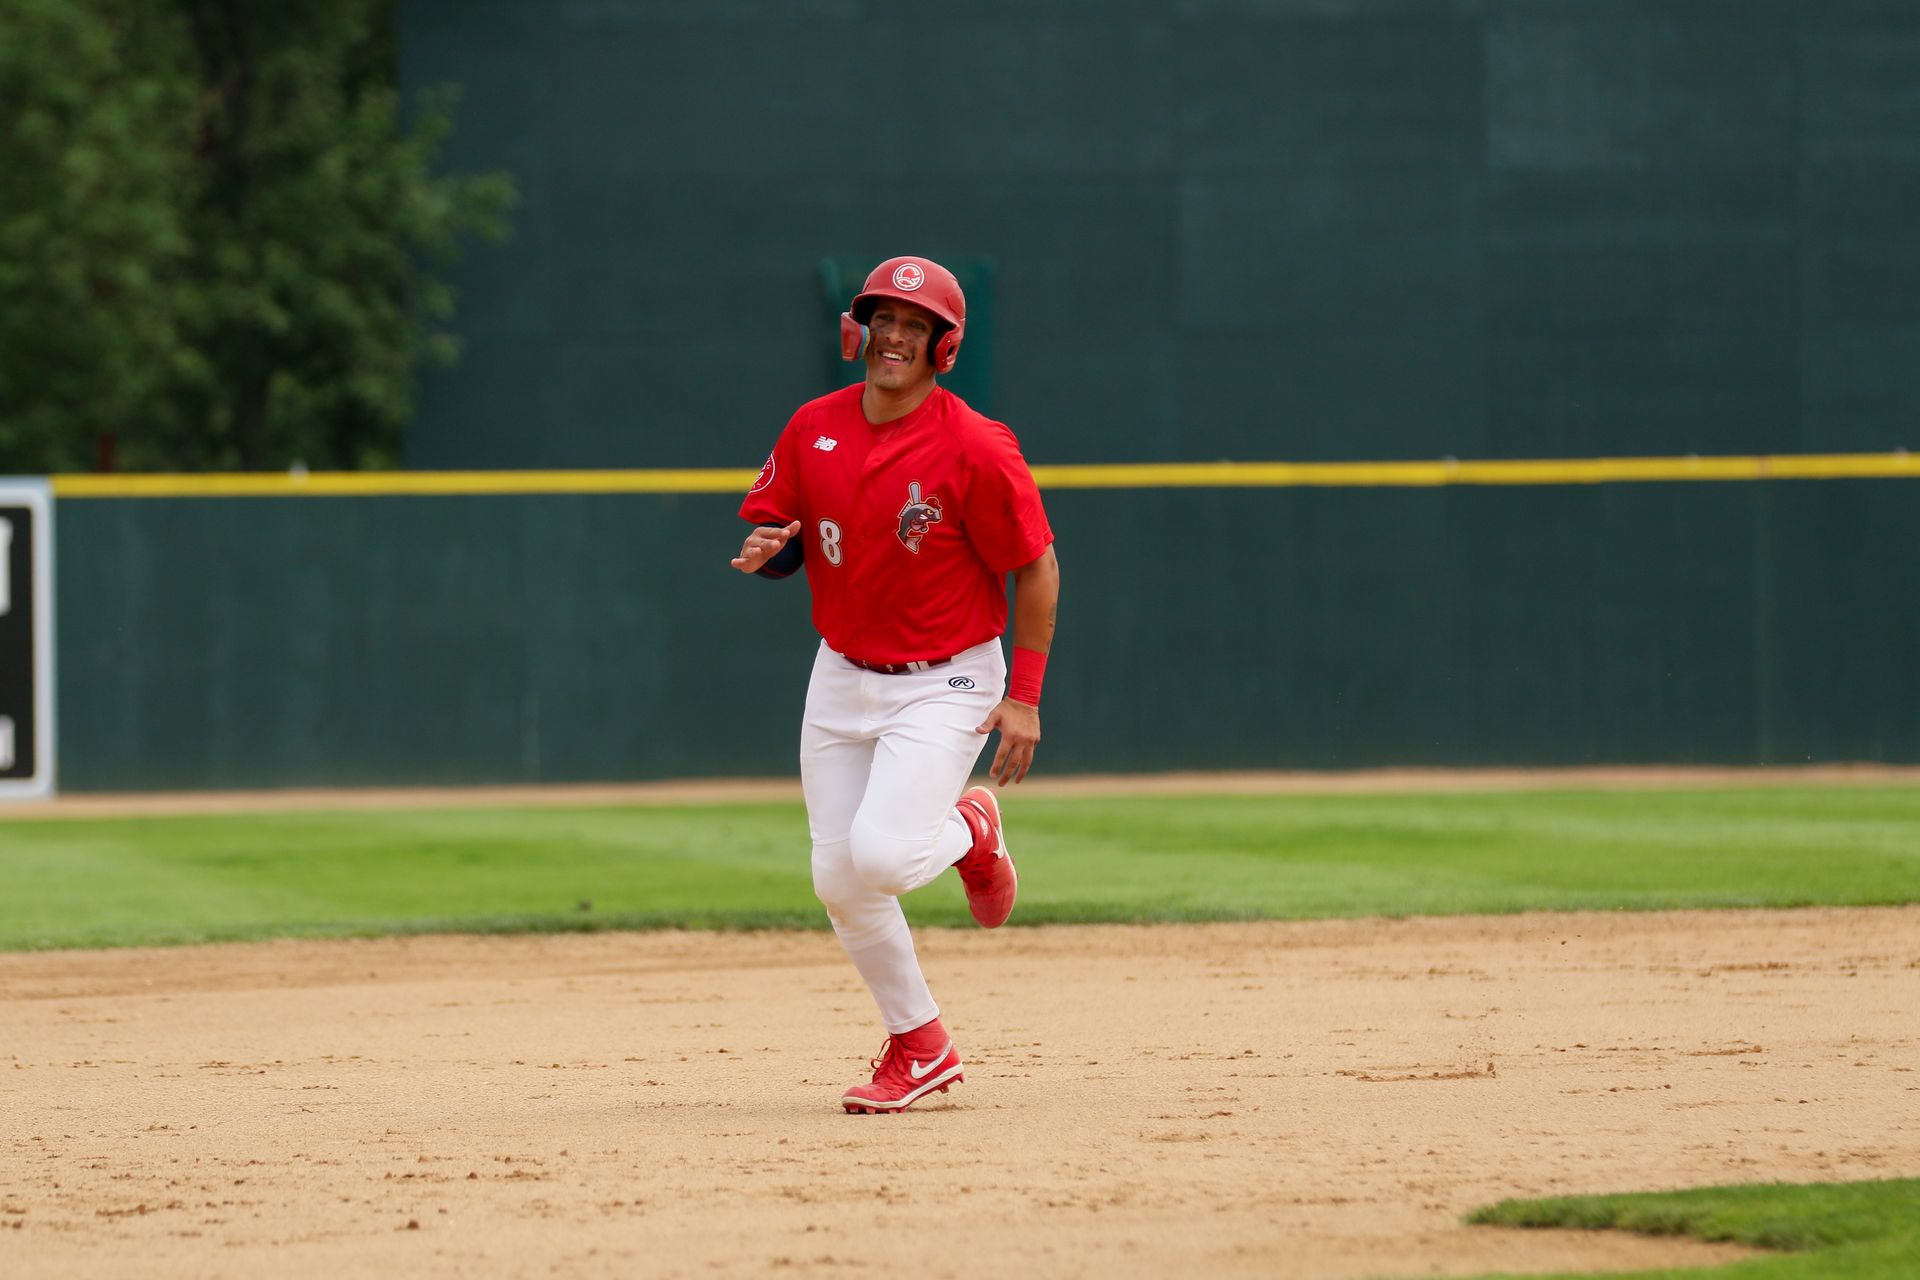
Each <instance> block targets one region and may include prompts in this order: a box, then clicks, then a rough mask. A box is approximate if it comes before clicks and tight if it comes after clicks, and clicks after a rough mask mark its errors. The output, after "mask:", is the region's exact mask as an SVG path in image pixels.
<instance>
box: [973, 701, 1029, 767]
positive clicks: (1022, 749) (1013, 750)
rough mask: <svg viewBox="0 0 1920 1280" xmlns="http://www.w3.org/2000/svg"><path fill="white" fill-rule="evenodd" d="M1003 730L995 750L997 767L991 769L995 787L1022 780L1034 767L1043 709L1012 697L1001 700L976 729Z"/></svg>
mask: <svg viewBox="0 0 1920 1280" xmlns="http://www.w3.org/2000/svg"><path fill="white" fill-rule="evenodd" d="M995 729H998V730H999V731H1000V749H999V750H998V751H995V752H994V753H993V767H992V768H990V769H988V770H987V776H988V777H990V778H992V779H993V781H994V785H995V786H1000V787H1004V786H1006V785H1007V784H1008V783H1009V782H1018V781H1020V780H1021V779H1022V778H1024V777H1026V776H1027V770H1029V769H1031V768H1033V749H1034V748H1035V747H1037V746H1039V745H1040V708H1038V707H1033V706H1029V705H1027V704H1026V703H1024V702H1015V701H1014V700H1013V699H1012V698H1002V699H1000V705H999V706H997V707H995V708H994V709H993V712H992V714H991V715H989V716H988V717H987V719H986V723H984V724H982V725H981V726H980V728H979V729H978V730H976V732H979V733H992V732H993V731H994V730H995Z"/></svg>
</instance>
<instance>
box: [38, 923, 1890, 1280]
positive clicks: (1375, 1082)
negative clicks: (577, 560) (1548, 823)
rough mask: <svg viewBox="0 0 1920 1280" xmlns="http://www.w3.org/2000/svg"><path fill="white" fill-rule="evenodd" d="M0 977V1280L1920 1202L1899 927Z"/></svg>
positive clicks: (770, 947)
mask: <svg viewBox="0 0 1920 1280" xmlns="http://www.w3.org/2000/svg"><path fill="white" fill-rule="evenodd" d="M920 939H921V953H922V957H923V959H924V961H925V962H926V966H927V968H928V971H929V974H930V976H931V978H932V979H933V982H934V985H935V990H936V992H937V993H938V994H939V995H940V996H941V997H942V998H943V1000H944V1002H945V1010H944V1013H945V1017H946V1020H947V1023H948V1025H949V1026H950V1027H951V1028H952V1030H953V1031H954V1033H955V1035H956V1038H957V1039H958V1042H959V1045H960V1048H961V1052H962V1054H963V1056H964V1057H965V1060H966V1066H967V1078H966V1083H964V1084H962V1085H958V1086H956V1087H955V1089H954V1090H953V1092H952V1094H951V1095H949V1096H948V1097H946V1098H937V1099H936V1100H935V1101H933V1102H932V1103H931V1104H929V1105H925V1106H923V1107H921V1108H918V1109H916V1110H914V1111H913V1112H910V1113H908V1114H906V1115H901V1116H858V1117H856V1116H849V1115H845V1114H843V1113H842V1112H841V1111H840V1110H839V1108H838V1107H837V1105H836V1102H835V1099H836V1098H837V1096H838V1094H839V1090H840V1089H841V1088H842V1087H843V1086H844V1085H846V1084H848V1083H851V1082H853V1081H855V1080H857V1079H860V1078H861V1077H862V1075H863V1072H864V1068H865V1065H866V1063H865V1058H866V1055H867V1054H868V1053H869V1052H871V1051H872V1050H873V1049H875V1048H877V1046H878V1044H879V1040H880V1034H879V1032H878V1030H877V1028H876V1024H875V1022H874V1017H873V1014H872V1011H871V1008H870V1005H869V1003H868V999H867V996H866V994H865V992H864V991H863V990H862V989H861V988H860V987H859V986H858V985H857V980H856V978H855V976H854V973H853V971H852V968H851V966H849V965H848V963H847V962H846V960H845V958H844V957H843V956H842V955H841V953H840V951H839V948H838V946H837V944H836V943H835V941H834V940H833V938H832V936H831V935H829V934H826V933H818V934H791V933H779V934H748V935H738V934H735V935H722V934H687V933H661V934H597V935H576V936H531V937H510V938H498V937H490V938H478V937H440V938H412V939H395V940H380V941H355V942H326V943H311V942H298V943H266V944H247V945H229V946H215V947H188V948H175V949H167V950H151V951H139V950H127V951H108V952H50V953H39V954H15V955H4V956H0V1029H3V1030H0V1271H3V1272H4V1273H5V1274H6V1275H8V1276H10V1277H16V1278H21V1280H24V1278H26V1277H53V1276H59V1277H63V1278H66V1277H123V1276H127V1275H134V1274H138V1275H142V1276H166V1277H172V1276H180V1277H185V1276H193V1277H216V1276H233V1277H258V1276H263V1275H274V1276H285V1277H327V1278H328V1280H337V1278H338V1277H342V1276H396V1275H407V1276H453V1275H462V1276H475V1275H484V1276H490V1277H491V1276H535V1275H538V1276H551V1275H562V1276H687V1277H709V1276H730V1275H762V1274H769V1273H772V1274H810V1275H818V1276H841V1275H850V1276H860V1275H872V1276H876V1277H878V1276H886V1277H896V1276H901V1275H910V1276H912V1277H914V1280H922V1278H929V1280H930V1278H934V1277H945V1276H953V1277H977V1276H980V1275H995V1274H997V1275H1011V1276H1100V1277H1103V1278H1104V1280H1127V1278H1129V1277H1148V1276H1154V1277H1160V1276H1172V1275H1192V1274H1207V1275H1212V1276H1289V1277H1359V1276H1382V1275H1385V1276H1427V1275H1460V1274H1472V1273H1476V1272H1484V1271H1493V1270H1516V1271H1517V1270H1525V1271H1543V1270H1553V1269H1559V1268H1589V1269H1598V1268H1612V1267H1619V1268H1627V1267H1640V1266H1649V1265H1657V1264H1678V1263H1692V1262H1710V1261H1715V1260H1720V1259H1725V1258H1729V1257H1733V1256H1738V1251H1736V1250H1730V1249H1727V1248H1723V1247H1715V1246H1706V1245H1698V1244H1689V1243H1687V1242H1684V1241H1672V1240H1651V1239H1639V1238H1635V1237H1629V1236H1623V1235H1619V1234H1615V1233H1594V1234H1588V1233H1563V1232H1519V1231H1508V1230H1495V1229H1490V1228H1478V1227H1475V1228H1468V1227H1463V1226H1461V1225H1459V1216H1460V1215H1461V1214H1462V1213H1465V1212H1466V1211H1468V1210H1470V1209H1473V1208H1474V1207H1476V1206H1479V1205H1483V1204H1487V1203H1489V1202H1492V1201H1495V1200H1499V1199H1501V1198H1503V1197H1507V1196H1538V1195H1551V1194H1563V1193H1574V1192H1591V1191H1616V1190H1652V1189H1662V1188H1671V1187H1683V1186H1696V1185H1705V1184H1712V1183H1732V1182H1740V1183H1747V1182H1762V1181H1772V1180H1785V1181H1802V1180H1844V1179H1857V1178H1874V1177H1888V1176H1910V1175H1913V1174H1916V1173H1920V1119H1917V1118H1916V1117H1920V1075H1917V1074H1916V1073H1915V1067H1916V1065H1920V1054H1916V1039H1917V1038H1920V1029H1917V1028H1916V1023H1915V1019H1914V1013H1913V1011H1914V1010H1915V1009H1916V1008H1920V908H1915V907H1907V908H1889V909H1864V910H1851V909H1849V910H1829V909H1810V910H1804V911H1788V912H1712V913H1706V912H1683V913H1664V914H1645V915H1641V914H1610V915H1532V916H1512V917H1493V918H1475V919H1446V920H1438V919H1414V920H1403V921H1380V920H1368V921H1339V922H1316V923H1294V924H1249V925H1204V926H1177V927H1175V926H1159V927H1152V928H1132V927H1084V928H1079V927H1076V928H1045V929H1018V928H1014V929H1006V930H1001V931H998V932H997V933H992V934H988V933H981V932H951V931H928V932H924V933H922V934H921V935H920Z"/></svg>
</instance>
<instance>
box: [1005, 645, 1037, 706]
mask: <svg viewBox="0 0 1920 1280" xmlns="http://www.w3.org/2000/svg"><path fill="white" fill-rule="evenodd" d="M1046 678H1047V655H1046V654H1044V653H1041V652H1040V651H1039V650H1038V649H1022V648H1020V647H1019V646H1018V645H1015V646H1014V649H1013V670H1012V671H1011V672H1009V673H1008V675H1007V696H1008V697H1009V698H1012V699H1013V700H1014V701H1015V702H1024V703H1026V704H1027V705H1028V706H1030V707H1037V706H1039V705H1040V685H1041V682H1042V681H1044V680H1045V679H1046Z"/></svg>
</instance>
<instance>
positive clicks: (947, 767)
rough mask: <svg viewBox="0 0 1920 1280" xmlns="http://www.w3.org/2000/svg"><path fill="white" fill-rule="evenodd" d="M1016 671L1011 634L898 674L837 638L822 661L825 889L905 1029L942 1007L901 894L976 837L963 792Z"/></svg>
mask: <svg viewBox="0 0 1920 1280" xmlns="http://www.w3.org/2000/svg"><path fill="white" fill-rule="evenodd" d="M1006 681H1007V665H1006V659H1005V657H1004V656H1002V654H1001V652H1000V643H999V641H997V640H989V641H988V642H986V643H985V644H980V645H975V646H974V647H973V648H971V649H968V650H967V651H966V652H964V653H962V654H960V655H959V656H958V657H956V658H954V660H953V661H952V662H950V663H947V664H946V665H945V666H940V667H934V668H932V669H930V670H927V671H907V672H902V673H900V674H898V675H882V674H881V673H879V672H877V671H866V670H863V669H861V668H859V667H856V666H854V665H853V664H852V663H850V662H848V661H847V660H846V659H845V658H842V657H841V656H840V655H839V654H837V653H835V652H834V651H833V650H831V649H829V648H827V646H826V645H825V644H824V643H823V644H822V645H821V646H820V652H819V654H818V655H816V656H815V658H814V661H813V679H812V681H811V682H810V683H809V684H808V686H807V711H806V718H805V720H804V721H803V722H802V724H801V728H800V785H801V789H802V791H803V792H804V793H805V795H806V800H807V823H808V826H809V827H810V828H811V830H812V833H813V891H814V893H815V894H817V895H818V896H819V898H820V901H821V902H822V903H823V904H825V906H826V908H827V916H828V918H829V919H830V920H832V921H833V931H834V933H835V934H837V935H839V938H840V944H841V945H842V946H844V947H845V948H846V949H847V954H848V955H849V956H851V957H852V959H853V964H854V967H855V968H856V969H858V970H859V971H860V976H861V977H862V978H863V979H865V981H866V984H867V989H868V990H869V991H871V992H873V999H874V1002H875V1003H876V1004H878V1005H879V1006H880V1017H881V1020H882V1021H883V1022H884V1023H886V1027H887V1030H888V1031H889V1032H892V1033H894V1034H896V1035H897V1034H901V1033H904V1032H907V1031H911V1030H913V1029H914V1028H915V1027H919V1026H924V1025H925V1024H926V1023H928V1022H931V1021H932V1020H933V1019H934V1018H936V1017H938V1016H939V1015H940V1009H939V1006H938V1005H936V1004H934V1002H933V993H932V992H931V991H930V990H928V989H927V980H926V978H925V977H924V976H923V975H922V974H921V972H920V960H919V957H918V956H916V955H915V954H914V950H913V935H912V933H911V932H910V931H909V930H908V928H907V917H906V914H905V913H904V912H902V911H901V909H900V903H899V901H898V899H899V897H900V895H901V894H903V893H910V892H912V891H913V890H915V889H918V888H919V887H920V886H921V885H924V884H928V883H930V882H932V881H933V880H934V879H935V878H936V877H937V876H939V874H940V873H941V872H943V871H945V870H946V869H947V868H948V867H950V866H952V865H953V864H954V863H956V862H958V861H959V860H960V858H961V856H962V855H963V854H965V853H966V851H967V849H968V848H969V847H970V846H971V845H972V843H973V836H972V833H971V832H970V831H969V830H968V828H967V824H966V822H965V820H963V819H962V818H961V817H960V815H959V813H958V812H957V811H956V810H955V809H954V807H953V802H954V801H955V800H957V799H959V797H960V792H961V791H962V790H964V789H965V788H966V785H967V777H968V775H969V774H970V773H972V771H973V764H974V761H975V760H976V759H978V758H979V755H980V749H981V748H982V747H984V746H985V745H986V744H987V740H988V738H989V737H990V735H988V734H983V733H980V732H978V729H979V726H980V723H981V722H982V721H984V720H985V719H986V718H987V716H988V714H989V713H990V712H992V710H993V708H994V707H996V706H997V705H999V702H1000V699H1001V696H1002V694H1003V692H1004V691H1005V689H1006Z"/></svg>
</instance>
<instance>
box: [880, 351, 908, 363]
mask: <svg viewBox="0 0 1920 1280" xmlns="http://www.w3.org/2000/svg"><path fill="white" fill-rule="evenodd" d="M880 360H881V363H883V364H911V363H913V357H911V356H906V355H902V354H901V353H900V352H898V351H882V352H881V353H880Z"/></svg>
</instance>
